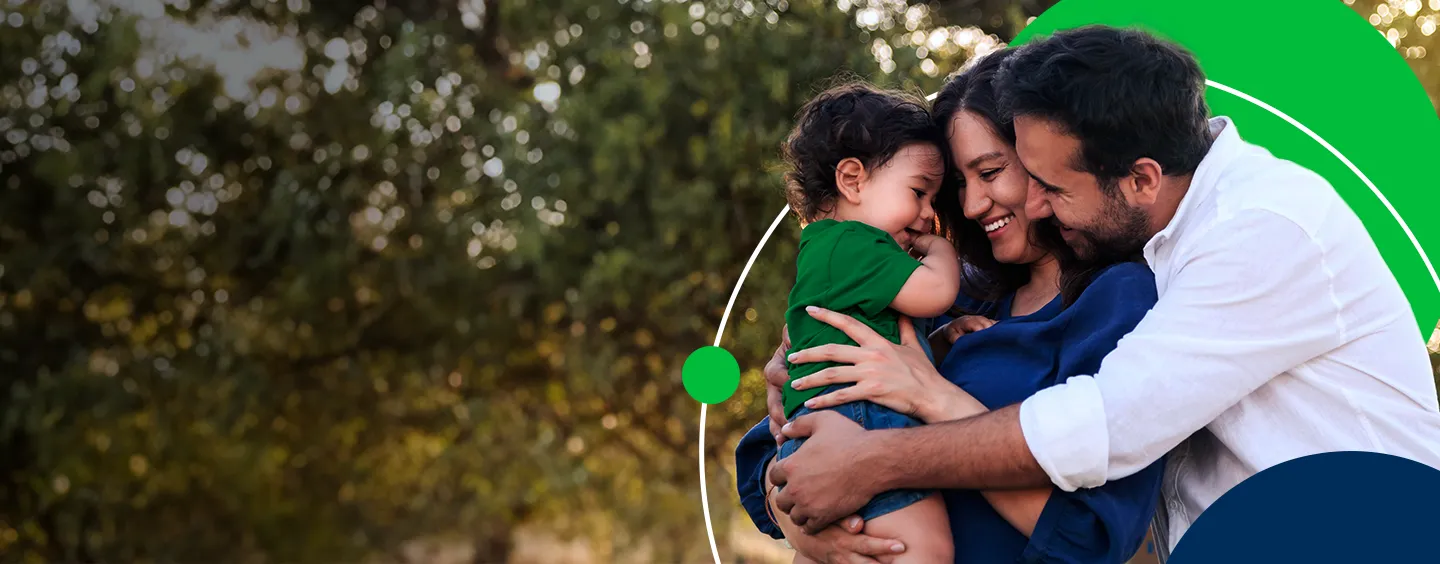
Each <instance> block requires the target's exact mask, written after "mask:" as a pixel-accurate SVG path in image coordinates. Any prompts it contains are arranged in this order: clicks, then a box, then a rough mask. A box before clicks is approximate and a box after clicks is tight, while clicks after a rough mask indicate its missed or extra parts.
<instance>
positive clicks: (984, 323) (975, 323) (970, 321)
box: [932, 315, 995, 345]
mask: <svg viewBox="0 0 1440 564" xmlns="http://www.w3.org/2000/svg"><path fill="white" fill-rule="evenodd" d="M994 324H995V320H993V319H990V318H988V317H983V316H979V315H966V316H963V317H960V318H958V319H955V320H953V321H951V322H949V323H946V324H945V325H944V326H943V327H941V328H939V329H936V330H935V333H941V334H942V335H943V336H944V337H945V340H947V341H950V344H952V345H953V344H955V341H956V340H957V339H959V338H960V337H961V336H962V335H968V334H970V333H974V332H976V331H979V330H981V329H985V328H988V327H990V326H991V325H994ZM932 335H933V333H932Z"/></svg>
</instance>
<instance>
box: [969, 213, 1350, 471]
mask: <svg viewBox="0 0 1440 564" xmlns="http://www.w3.org/2000/svg"><path fill="white" fill-rule="evenodd" d="M1201 237H1203V239H1201V240H1198V241H1193V242H1191V243H1190V244H1191V245H1193V247H1192V249H1191V250H1190V251H1189V252H1188V253H1187V254H1188V255H1189V256H1188V258H1187V259H1186V262H1185V263H1184V264H1181V265H1178V267H1176V269H1175V270H1176V272H1178V274H1176V275H1175V276H1174V277H1173V278H1172V279H1171V280H1170V281H1169V284H1168V288H1167V291H1166V293H1165V295H1164V296H1163V297H1162V298H1161V299H1160V301H1159V302H1157V303H1156V305H1155V308H1154V309H1152V310H1151V311H1150V313H1149V314H1148V315H1146V316H1145V318H1144V319H1143V320H1142V321H1141V322H1140V324H1139V325H1138V326H1137V327H1136V329H1135V331H1133V332H1131V333H1130V334H1129V335H1127V336H1126V337H1125V338H1123V339H1121V340H1120V342H1119V345H1118V346H1117V347H1116V349H1115V350H1114V351H1113V352H1111V353H1110V354H1109V355H1107V356H1106V357H1105V359H1104V361H1103V362H1102V363H1101V365H1100V370H1099V373H1098V374H1096V375H1095V376H1094V377H1090V376H1081V377H1076V378H1071V379H1069V380H1068V381H1067V382H1066V383H1064V384H1060V385H1058V386H1054V387H1051V388H1047V389H1045V390H1041V391H1040V392H1039V393H1037V394H1035V395H1034V396H1031V397H1030V398H1029V399H1026V400H1025V402H1024V403H1023V404H1021V407H1020V423H1021V427H1022V428H1023V430H1024V436H1025V438H1026V442H1027V444H1028V445H1029V449H1030V452H1031V453H1033V454H1034V456H1035V459H1036V461H1037V462H1038V463H1039V465H1040V467H1042V468H1044V469H1045V471H1046V474H1048V475H1049V476H1050V478H1051V480H1052V481H1053V482H1054V483H1055V485H1056V486H1058V487H1060V488H1061V489H1063V490H1066V491H1074V490H1076V489H1078V488H1090V487H1095V486H1099V485H1101V484H1103V483H1105V482H1106V481H1108V480H1115V479H1118V478H1122V477H1125V476H1129V475H1131V474H1134V473H1135V472H1137V471H1139V470H1140V469H1142V468H1145V467H1146V466H1148V465H1150V464H1151V463H1153V462H1154V461H1156V460H1158V459H1159V458H1160V457H1162V456H1164V454H1165V453H1166V452H1169V451H1170V449H1172V448H1174V447H1175V446H1176V445H1178V444H1180V442H1181V441H1183V440H1185V438H1186V437H1189V436H1190V435H1191V434H1193V433H1195V432H1196V431H1198V430H1200V429H1202V428H1204V427H1205V426H1206V425H1209V424H1210V423H1211V422H1212V421H1214V420H1215V418H1216V417H1219V416H1220V414H1221V413H1223V412H1225V410H1227V409H1230V408H1231V407H1232V406H1234V405H1235V404H1236V403H1238V402H1239V401H1240V400H1241V399H1242V398H1244V397H1245V396H1247V395H1250V394H1251V393H1254V391H1255V390H1256V389H1258V388H1260V387H1261V386H1263V385H1264V384H1265V383H1266V382H1268V381H1270V380H1271V379H1272V378H1275V377H1276V376H1278V375H1280V374H1282V373H1284V372H1286V371H1288V370H1290V369H1292V368H1294V367H1296V366H1298V365H1300V364H1303V363H1305V362H1307V361H1309V360H1311V359H1313V358H1315V357H1317V356H1319V355H1322V354H1324V353H1325V352H1327V351H1330V350H1333V349H1335V348H1336V347H1339V346H1341V345H1343V344H1344V343H1345V342H1346V341H1347V340H1348V339H1349V338H1350V337H1349V336H1348V333H1349V332H1350V331H1352V330H1353V329H1354V328H1352V327H1348V326H1347V325H1346V323H1345V320H1344V319H1343V318H1342V317H1341V311H1340V304H1339V303H1338V301H1337V300H1336V298H1335V295H1336V294H1335V290H1334V288H1333V287H1332V283H1333V275H1332V272H1333V271H1332V270H1331V269H1332V268H1335V267H1336V266H1337V265H1336V264H1333V263H1329V262H1327V259H1329V258H1330V257H1327V256H1326V255H1325V254H1324V251H1323V249H1322V248H1321V247H1320V246H1319V244H1318V243H1317V242H1316V241H1315V240H1314V239H1313V238H1311V237H1310V236H1309V234H1308V233H1306V231H1305V230H1304V229H1303V228H1301V227H1300V226H1299V225H1296V224H1295V223H1294V222H1292V221H1290V220H1289V219H1287V218H1285V217H1282V216H1280V215H1277V214H1275V213H1273V212H1270V211H1266V210H1244V211H1241V212H1239V213H1238V214H1236V215H1234V216H1232V217H1230V218H1228V219H1226V220H1225V221H1223V222H1221V223H1220V224H1218V225H1215V226H1213V227H1212V228H1211V229H1210V231H1209V232H1207V233H1202V234H1201ZM977 455H980V456H984V455H985V453H977Z"/></svg>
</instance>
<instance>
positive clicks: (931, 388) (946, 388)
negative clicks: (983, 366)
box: [790, 308, 987, 423]
mask: <svg viewBox="0 0 1440 564" xmlns="http://www.w3.org/2000/svg"><path fill="white" fill-rule="evenodd" d="M810 315H811V316H812V317H814V318H815V319H818V320H820V321H821V322H824V323H825V324H827V325H830V326H832V327H835V328H836V329H839V330H841V331H843V332H844V333H845V334H846V335H848V336H849V337H850V338H851V339H854V340H855V342H856V343H860V346H859V347H853V346H846V345H835V344H831V345H822V346H819V347H814V348H810V349H806V350H803V351H797V352H796V353H795V354H794V355H791V357H790V361H791V362H794V363H803V362H822V361H832V362H838V363H841V364H848V365H849V366H834V367H830V368H826V369H824V370H821V371H819V372H816V373H814V374H811V375H809V376H806V377H804V378H801V379H799V380H796V381H795V382H794V384H793V385H794V387H795V389H797V390H803V389H809V388H822V387H825V386H829V385H831V384H845V383H854V384H855V385H854V386H851V387H849V388H845V389H843V390H837V391H834V392H831V393H828V394H823V395H820V396H816V397H814V398H811V399H810V400H809V401H807V402H805V405H806V406H807V407H810V408H811V409H821V408H825V407H833V406H836V405H840V404H844V403H849V402H852V401H857V400H869V401H872V402H875V403H877V404H880V405H883V406H885V407H888V408H890V409H893V410H895V411H898V412H900V413H905V414H907V415H910V416H912V417H916V418H918V419H920V420H922V421H925V422H926V423H936V422H939V421H949V420H953V419H961V418H965V417H969V416H971V415H977V414H980V413H984V412H985V411H987V410H986V409H985V406H984V405H982V404H981V403H980V402H978V401H976V400H975V398H973V397H971V396H970V394H967V393H965V392H964V391H963V390H961V389H960V388H959V387H958V386H956V385H954V384H951V383H950V382H949V381H948V380H946V379H945V378H944V377H943V376H941V375H940V373H939V372H936V370H935V367H934V365H932V364H930V359H929V358H928V357H926V356H925V351H924V350H923V349H921V348H920V344H919V340H918V339H917V338H916V336H915V326H914V324H913V323H911V321H910V319H909V318H905V317H901V318H900V343H901V344H899V345H896V344H894V343H892V342H890V341H889V340H888V339H886V338H884V337H881V336H880V335H879V334H878V333H875V331H873V330H871V329H870V328H869V327H868V326H866V325H865V324H863V323H861V322H859V321H857V320H855V318H853V317H850V316H848V315H844V314H841V313H836V312H833V311H829V310H825V309H819V308H814V309H812V310H810Z"/></svg>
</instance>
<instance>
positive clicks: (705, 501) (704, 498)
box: [699, 206, 790, 564]
mask: <svg viewBox="0 0 1440 564" xmlns="http://www.w3.org/2000/svg"><path fill="white" fill-rule="evenodd" d="M789 213H790V206H785V207H784V208H781V210H780V214H779V215H776V216H775V221H772V222H770V228H769V229H766V230H765V235H764V236H762V237H760V242H759V243H756V244H755V250H754V251H752V252H751V253H750V260H747V261H745V268H744V269H743V270H741V271H740V279H739V280H736V281H735V289H733V290H731V291H730V301H729V302H728V303H726V304H725V313H723V314H721V315H720V328H718V329H716V330H715V346H717V347H718V346H720V337H721V336H722V335H724V334H725V322H726V321H728V320H729V319H730V308H733V307H735V298H736V297H737V296H739V295H740V287H741V286H744V285H745V277H746V276H749V275H750V267H751V266H753V265H754V264H755V257H758V256H760V250H761V249H764V248H765V242H766V241H769V240H770V235H771V234H773V233H775V228H776V227H780V222H781V221H784V220H785V216H786V215H789ZM706 407H707V406H706V404H704V403H702V404H700V452H699V454H700V507H701V508H703V509H704V510H705V535H706V536H707V537H709V538H710V556H712V557H714V558H715V564H720V549H719V548H717V547H716V546H715V527H713V526H711V525H710V493H709V490H708V489H707V488H706V487H705V482H706V480H705V413H706V411H708V410H707V409H706Z"/></svg>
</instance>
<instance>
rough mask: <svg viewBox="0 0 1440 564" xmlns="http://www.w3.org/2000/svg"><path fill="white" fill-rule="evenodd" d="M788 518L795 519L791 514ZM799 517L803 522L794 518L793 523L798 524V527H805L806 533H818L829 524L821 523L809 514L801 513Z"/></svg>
mask: <svg viewBox="0 0 1440 564" xmlns="http://www.w3.org/2000/svg"><path fill="white" fill-rule="evenodd" d="M790 518H791V519H795V516H794V515H791V516H790ZM800 519H803V520H804V522H803V523H802V522H800V521H799V520H796V521H795V524H796V525H799V526H800V528H802V529H805V532H806V533H808V534H812V535H818V534H820V531H823V530H825V528H826V527H829V526H830V524H829V523H822V522H821V521H820V520H819V519H815V518H812V517H810V516H809V515H804V514H802V515H801V516H800Z"/></svg>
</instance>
